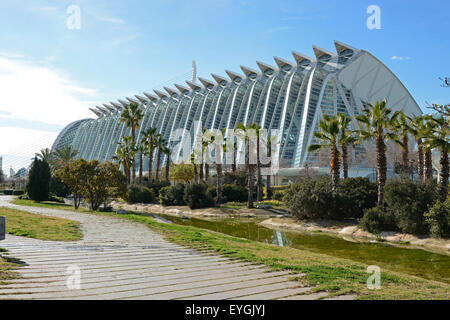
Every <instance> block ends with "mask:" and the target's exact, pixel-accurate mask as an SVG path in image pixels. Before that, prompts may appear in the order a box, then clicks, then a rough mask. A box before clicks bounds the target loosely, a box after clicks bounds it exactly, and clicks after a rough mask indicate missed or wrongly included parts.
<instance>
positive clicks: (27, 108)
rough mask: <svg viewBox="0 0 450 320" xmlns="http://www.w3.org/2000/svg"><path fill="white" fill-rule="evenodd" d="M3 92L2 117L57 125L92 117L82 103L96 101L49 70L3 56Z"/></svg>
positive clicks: (0, 101)
mask: <svg viewBox="0 0 450 320" xmlns="http://www.w3.org/2000/svg"><path fill="white" fill-rule="evenodd" d="M0 88H1V89H2V90H1V91H2V93H1V94H0V112H1V113H3V114H8V117H12V118H15V119H27V120H33V121H38V122H43V123H51V124H58V125H66V124H68V123H69V122H72V121H74V120H76V119H80V118H85V117H87V116H90V114H89V111H88V106H89V105H86V104H85V103H83V102H82V101H83V100H94V99H95V95H96V93H97V92H96V90H94V89H89V88H83V87H81V86H79V85H77V84H76V83H74V81H72V80H71V79H68V78H67V77H65V76H64V75H62V74H61V73H60V72H58V71H55V70H53V69H51V68H50V67H48V66H43V65H41V64H39V63H36V62H32V61H26V60H15V59H7V58H4V57H1V56H0ZM92 97H94V99H92ZM3 117H4V116H3Z"/></svg>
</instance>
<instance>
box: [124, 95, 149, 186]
mask: <svg viewBox="0 0 450 320" xmlns="http://www.w3.org/2000/svg"><path fill="white" fill-rule="evenodd" d="M143 118H144V112H143V111H142V109H140V108H139V105H138V104H137V103H134V102H132V103H130V104H129V105H128V106H127V107H126V108H125V110H123V111H122V113H121V115H120V119H119V122H123V123H124V124H125V126H126V127H127V128H131V141H132V143H133V145H134V144H135V143H136V129H138V128H139V123H140V121H141V120H142V119H143ZM135 160H136V159H135V158H133V162H132V167H131V180H132V182H134V181H135V179H136V161H135Z"/></svg>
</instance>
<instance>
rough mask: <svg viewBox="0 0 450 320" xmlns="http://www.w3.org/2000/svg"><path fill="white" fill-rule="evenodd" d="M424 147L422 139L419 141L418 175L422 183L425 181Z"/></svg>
mask: <svg viewBox="0 0 450 320" xmlns="http://www.w3.org/2000/svg"><path fill="white" fill-rule="evenodd" d="M423 171H424V170H423V145H422V139H417V175H418V180H419V181H420V182H422V181H423Z"/></svg>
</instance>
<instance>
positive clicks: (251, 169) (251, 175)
mask: <svg viewBox="0 0 450 320" xmlns="http://www.w3.org/2000/svg"><path fill="white" fill-rule="evenodd" d="M236 129H238V130H240V131H241V132H240V133H238V134H241V133H242V134H243V135H244V137H245V139H244V147H245V167H246V170H247V181H248V199H247V208H249V209H251V208H253V207H254V201H253V190H254V188H255V164H254V163H252V162H251V161H250V152H251V151H253V148H252V145H253V141H252V139H249V137H248V130H247V129H248V128H246V127H245V126H244V124H242V123H239V124H238V125H237V126H236Z"/></svg>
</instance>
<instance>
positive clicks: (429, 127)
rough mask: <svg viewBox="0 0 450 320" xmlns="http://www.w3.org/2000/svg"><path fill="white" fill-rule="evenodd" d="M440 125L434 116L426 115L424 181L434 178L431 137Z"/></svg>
mask: <svg viewBox="0 0 450 320" xmlns="http://www.w3.org/2000/svg"><path fill="white" fill-rule="evenodd" d="M438 125H440V123H439V121H435V120H434V119H433V117H432V116H430V115H426V116H425V130H424V132H423V153H424V165H423V170H424V172H423V175H424V181H427V180H431V179H433V162H432V158H431V156H432V155H431V150H432V149H433V148H432V147H431V146H430V145H431V141H429V139H430V137H431V138H433V130H434V129H436V127H437V126H438Z"/></svg>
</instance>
